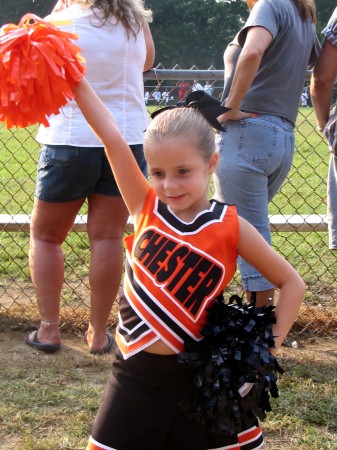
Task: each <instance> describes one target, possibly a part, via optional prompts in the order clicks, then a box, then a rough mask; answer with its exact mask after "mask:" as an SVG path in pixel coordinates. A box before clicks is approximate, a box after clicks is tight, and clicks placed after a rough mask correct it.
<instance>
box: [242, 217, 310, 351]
mask: <svg viewBox="0 0 337 450" xmlns="http://www.w3.org/2000/svg"><path fill="white" fill-rule="evenodd" d="M238 253H239V255H240V256H241V257H242V258H244V259H245V260H246V261H247V262H248V263H249V264H251V265H252V266H253V267H255V268H256V269H257V270H258V271H259V272H260V273H261V274H262V275H263V276H264V277H266V278H267V279H268V280H269V281H270V282H271V283H273V284H274V285H275V286H276V287H277V288H278V289H279V293H278V298H277V303H276V309H275V315H276V321H277V323H276V324H275V325H274V326H273V334H274V336H275V346H276V348H275V349H274V350H272V352H273V353H274V352H276V351H277V350H278V349H279V348H280V346H281V344H282V342H283V340H284V339H285V337H286V336H287V334H288V332H289V330H290V328H291V326H292V325H293V323H294V322H295V320H296V318H297V316H298V313H299V309H300V306H301V303H302V301H303V297H304V293H305V290H306V285H305V283H304V281H303V280H302V278H301V277H300V275H299V274H298V273H297V271H296V270H295V269H294V268H293V267H292V266H291V265H290V264H289V263H288V261H286V260H285V259H284V258H283V257H282V256H281V255H279V254H278V253H276V252H275V251H274V250H273V249H272V248H271V247H270V245H269V244H268V243H267V242H266V241H265V240H264V238H263V237H262V236H261V235H260V233H259V232H258V231H257V230H256V229H255V228H254V227H253V226H252V225H250V224H249V223H248V222H247V221H246V220H244V219H242V218H240V237H239V243H238Z"/></svg>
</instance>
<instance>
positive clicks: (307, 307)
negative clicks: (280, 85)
mask: <svg viewBox="0 0 337 450" xmlns="http://www.w3.org/2000/svg"><path fill="white" fill-rule="evenodd" d="M310 76H311V72H310V71H308V72H307V78H306V82H305V87H306V88H308V82H309V79H310ZM223 77H224V72H223V70H216V69H215V68H214V67H211V68H209V69H208V70H199V69H198V68H197V67H192V68H191V69H189V70H185V69H181V68H180V67H179V66H178V65H176V66H175V67H174V68H173V69H165V68H164V67H162V66H161V65H159V66H158V67H157V68H154V69H152V70H150V71H148V72H146V73H144V83H145V87H147V88H148V89H149V90H150V91H151V92H150V94H152V93H153V92H154V91H164V90H165V91H168V94H169V96H165V97H164V98H163V97H161V99H160V100H159V101H157V100H155V99H154V98H152V101H151V103H149V105H148V109H149V112H152V111H153V110H154V109H156V108H160V107H162V106H166V105H167V104H175V103H176V102H177V101H178V100H179V98H178V93H179V83H180V81H181V80H185V81H192V80H198V81H199V82H200V81H202V80H204V81H206V80H208V81H210V82H211V85H212V87H213V88H214V91H213V95H214V96H215V97H218V98H219V97H220V96H221V93H222V88H221V86H222V82H223ZM149 83H151V86H149ZM189 84H190V87H191V84H192V83H189ZM285 98H286V93H285ZM309 105H310V104H309ZM315 123H316V122H315V114H314V111H313V109H312V107H310V106H309V107H308V108H304V107H303V108H302V107H301V105H299V114H298V119H297V123H296V152H295V157H294V162H293V166H292V169H291V171H290V173H289V175H288V178H287V180H286V182H285V183H284V185H283V186H282V189H281V190H280V192H279V193H278V194H277V195H276V196H275V198H274V199H273V201H272V202H271V203H270V227H271V230H272V232H273V246H274V248H275V249H276V250H277V251H278V252H279V253H281V254H282V255H284V256H285V257H286V258H287V259H288V260H289V261H290V262H291V263H292V264H293V265H294V266H295V267H296V268H297V269H298V270H299V272H300V273H301V275H302V277H303V278H304V280H305V281H306V283H307V286H308V290H307V293H306V297H305V301H304V305H303V308H302V312H301V315H300V317H299V319H298V321H297V322H296V326H295V327H294V332H295V333H298V334H299V333H302V332H304V331H309V332H311V333H316V334H322V333H327V332H329V333H331V332H332V333H334V332H336V309H337V271H336V253H334V252H331V251H329V249H328V236H327V226H328V225H327V217H326V178H327V166H328V159H329V154H328V150H327V146H326V143H325V142H324V138H323V136H322V135H321V134H320V133H318V132H317V131H316V129H315ZM36 130H37V128H36V127H29V128H27V129H25V130H7V129H5V128H3V127H2V128H1V127H0V133H1V143H0V326H7V325H8V323H11V326H22V327H27V326H29V325H31V324H32V322H35V321H37V320H38V318H39V313H38V310H37V306H36V300H35V294H34V290H33V288H32V284H31V280H30V274H29V269H28V246H29V221H30V213H31V210H32V205H33V192H34V180H35V171H36V160H37V157H38V152H39V146H38V144H37V143H36V141H35V139H34V138H35V134H36ZM86 219H87V206H84V207H83V208H82V209H81V211H80V213H79V215H78V216H77V218H76V220H75V223H74V226H73V229H72V232H71V233H69V236H68V238H67V240H66V242H65V243H64V245H63V250H64V254H65V265H66V275H65V283H64V289H63V292H62V307H61V321H62V325H63V326H64V327H66V326H68V325H71V326H73V325H74V323H75V324H76V325H77V326H78V327H82V326H84V325H85V322H86V321H87V320H88V315H89V306H88V305H89V293H88V292H89V283H88V272H89V257H90V252H89V243H88V239H87V235H86ZM132 230H133V227H132V223H131V222H130V223H128V226H127V228H126V233H131V232H132ZM240 289H241V288H240V278H239V274H237V275H236V277H235V279H234V280H233V282H232V283H231V285H230V286H229V291H230V292H232V291H233V290H234V291H236V292H238V291H240ZM115 316H116V310H114V311H113V312H112V314H111V322H110V323H111V324H113V323H114V321H115Z"/></svg>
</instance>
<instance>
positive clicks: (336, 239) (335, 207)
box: [327, 153, 337, 250]
mask: <svg viewBox="0 0 337 450" xmlns="http://www.w3.org/2000/svg"><path fill="white" fill-rule="evenodd" d="M327 194H328V228H329V249H330V250H337V158H336V157H335V156H334V155H333V154H332V153H331V154H330V161H329V172H328V192H327Z"/></svg>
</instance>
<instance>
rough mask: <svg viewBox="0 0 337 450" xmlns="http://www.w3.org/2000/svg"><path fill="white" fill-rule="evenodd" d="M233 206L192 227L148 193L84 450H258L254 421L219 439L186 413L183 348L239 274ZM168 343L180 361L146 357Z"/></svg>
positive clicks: (130, 244)
mask: <svg viewBox="0 0 337 450" xmlns="http://www.w3.org/2000/svg"><path fill="white" fill-rule="evenodd" d="M238 236H239V221H238V216H237V214H236V209H235V207H234V206H228V205H225V204H222V203H220V202H217V201H215V200H212V201H211V204H210V208H209V210H207V211H203V212H201V213H200V214H199V215H198V216H197V217H196V218H195V220H193V222H190V223H186V222H183V221H181V220H180V219H179V218H178V217H177V216H175V215H174V214H173V213H172V211H171V210H170V209H169V208H168V207H167V205H165V204H163V203H162V202H160V201H159V200H158V199H157V198H156V196H155V193H154V191H153V190H150V191H149V193H148V197H147V199H146V201H145V203H144V207H143V210H142V213H141V215H140V217H139V222H138V225H137V229H136V231H135V234H134V235H133V236H130V237H127V238H126V239H125V243H126V250H127V255H126V272H125V279H124V295H123V296H122V297H121V304H120V313H119V322H118V326H117V330H116V341H117V344H118V347H119V348H118V349H117V352H116V357H115V360H114V362H113V366H112V374H111V376H110V379H109V381H108V383H107V385H106V388H105V391H104V394H103V398H102V401H101V404H100V407H99V411H98V414H97V416H96V419H95V423H94V427H93V432H92V437H91V438H90V441H89V444H88V447H87V450H98V449H110V450H207V449H214V450H215V449H242V450H252V449H257V448H259V447H261V446H262V444H263V438H262V434H261V430H260V428H259V427H258V423H257V420H256V418H255V416H253V415H252V417H251V422H250V423H249V424H248V426H247V429H245V430H242V432H241V433H239V434H231V435H226V434H221V435H220V434H214V433H210V432H209V431H208V430H207V429H206V428H204V427H203V426H201V425H200V423H197V422H195V421H193V420H191V419H190V418H189V417H187V415H186V414H185V412H184V410H183V409H182V408H181V406H180V405H181V403H182V402H185V401H188V400H189V399H190V398H191V397H192V396H193V393H194V384H193V374H192V371H191V369H190V367H188V366H187V365H185V364H181V363H179V362H178V356H177V355H178V354H179V353H180V352H181V351H183V350H184V342H186V341H187V340H191V339H192V340H193V341H199V340H201V339H202V337H201V335H200V331H201V329H202V328H203V326H204V325H205V322H206V313H207V308H208V307H209V306H210V305H211V304H212V302H213V300H214V298H215V297H216V296H217V295H219V294H220V293H221V292H222V291H223V290H224V288H225V287H226V286H227V285H228V283H229V282H230V281H231V279H232V277H233V276H234V273H235V270H236V258H237V250H236V248H237V243H238ZM159 339H161V340H163V341H164V342H165V343H166V344H167V345H168V346H169V347H170V348H171V349H172V350H173V351H174V352H175V353H176V354H173V355H157V354H152V353H147V352H144V351H143V350H144V349H146V347H148V346H149V345H151V344H152V343H153V342H156V341H157V340H159Z"/></svg>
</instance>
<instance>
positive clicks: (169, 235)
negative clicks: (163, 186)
mask: <svg viewBox="0 0 337 450" xmlns="http://www.w3.org/2000/svg"><path fill="white" fill-rule="evenodd" d="M238 236H239V221H238V216H237V213H236V208H235V206H229V205H225V204H223V203H220V202H218V201H216V200H211V201H210V208H209V210H206V211H202V212H201V213H200V214H198V215H197V217H196V218H195V219H194V220H193V222H191V223H186V222H183V221H182V220H181V219H179V218H178V217H177V216H176V215H174V214H173V213H172V211H171V210H170V209H169V208H168V207H167V205H165V204H164V203H162V202H161V201H160V200H158V198H157V197H156V196H155V193H154V191H153V190H152V189H151V190H150V192H149V194H148V196H147V198H146V201H145V204H144V208H143V210H142V213H141V215H140V217H139V223H138V226H137V229H136V230H135V233H134V234H133V235H132V236H129V237H127V238H125V244H126V270H125V279H124V295H122V296H121V302H120V308H119V311H120V312H119V321H118V326H117V330H116V341H117V344H118V346H119V348H120V350H121V352H122V353H123V356H124V358H125V359H126V358H128V357H130V356H132V355H133V354H135V353H137V352H139V351H141V350H143V349H144V348H146V347H148V346H149V345H150V344H152V343H153V342H155V341H157V340H158V339H162V340H163V341H164V342H165V343H166V344H167V345H168V346H169V347H170V348H172V349H173V351H175V352H177V353H179V352H181V351H183V349H184V341H185V340H186V339H187V338H192V339H195V340H196V341H198V340H200V339H202V337H201V335H200V330H201V329H202V328H203V326H204V325H205V321H206V314H207V312H206V308H207V307H208V306H209V305H210V303H211V302H212V300H213V299H214V298H215V297H216V296H217V295H219V294H220V293H221V292H222V291H223V290H224V288H225V287H226V286H227V284H228V283H229V282H230V280H231V279H232V277H233V276H234V273H235V270H236V259H237V250H236V248H237V241H238Z"/></svg>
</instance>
